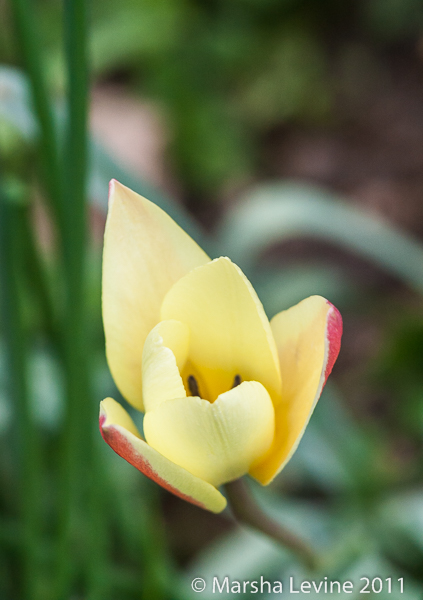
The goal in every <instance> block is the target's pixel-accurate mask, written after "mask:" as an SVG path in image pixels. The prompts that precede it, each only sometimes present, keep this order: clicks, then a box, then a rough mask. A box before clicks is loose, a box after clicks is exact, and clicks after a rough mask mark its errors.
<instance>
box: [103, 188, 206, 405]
mask: <svg viewBox="0 0 423 600" xmlns="http://www.w3.org/2000/svg"><path fill="white" fill-rule="evenodd" d="M209 260H210V259H209V257H208V256H207V255H206V254H205V253H204V252H203V251H202V250H201V248H200V247H199V246H198V245H197V244H196V243H195V242H194V241H193V240H192V239H191V238H190V237H189V236H188V235H187V234H186V233H185V232H184V231H183V230H182V229H181V228H180V227H179V226H178V225H177V224H176V223H175V222H174V221H173V220H172V219H171V218H170V217H169V216H168V215H167V214H166V213H165V212H163V211H162V210H161V209H160V208H159V207H158V206H156V205H155V204H153V203H151V202H149V201H148V200H146V199H145V198H143V197H141V196H139V195H138V194H136V193H135V192H132V191H131V190H130V189H128V188H127V187H125V186H123V185H121V184H120V183H118V182H117V181H112V182H111V185H110V197H109V213H108V217H107V224H106V232H105V238H104V258H103V320H104V329H105V334H106V353H107V359H108V362H109V367H110V370H111V372H112V375H113V378H114V380H115V382H116V385H117V386H118V388H119V390H120V391H121V393H122V394H123V396H124V397H125V398H126V399H127V400H128V402H130V403H131V404H133V405H134V406H135V407H136V408H138V409H140V410H142V387H141V358H142V349H143V346H144V341H145V338H146V337H147V334H148V333H149V331H150V330H151V329H152V328H153V327H154V326H155V325H156V324H157V323H158V321H159V320H160V319H159V312H160V305H161V303H162V300H163V298H164V296H165V294H166V293H167V292H168V290H169V289H170V288H171V287H172V285H173V284H174V283H175V282H176V281H178V280H179V279H180V278H181V277H183V276H184V275H186V274H187V273H188V272H189V271H191V269H193V268H194V267H198V266H199V265H203V264H205V263H207V262H208V261H209Z"/></svg>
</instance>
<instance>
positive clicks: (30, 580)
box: [0, 189, 41, 600]
mask: <svg viewBox="0 0 423 600" xmlns="http://www.w3.org/2000/svg"><path fill="white" fill-rule="evenodd" d="M0 194H1V197H0V281H1V300H2V303H1V304H2V305H1V313H2V327H3V333H4V338H5V341H6V358H7V362H8V368H7V373H8V376H9V393H10V396H11V398H12V402H13V406H14V407H15V411H16V413H15V431H16V439H17V450H18V453H19V463H18V464H19V498H20V511H21V523H22V530H21V531H22V542H23V547H22V552H23V556H22V558H23V569H22V597H23V598H25V599H26V600H34V599H36V598H37V583H38V581H39V571H40V568H39V564H38V559H37V555H38V548H39V545H40V537H41V532H40V510H39V508H40V507H39V502H40V490H39V486H40V482H41V464H40V447H39V440H38V435H37V430H36V428H35V425H34V422H33V418H32V415H31V406H30V398H29V389H28V380H27V364H26V353H27V349H26V341H25V333H24V326H23V322H22V312H21V309H20V302H19V278H20V275H22V269H23V264H22V263H23V261H22V256H21V248H22V245H21V242H22V238H21V235H22V214H21V213H22V210H23V209H22V207H18V206H16V205H12V204H9V203H8V202H7V199H5V197H4V196H3V194H2V191H1V189H0Z"/></svg>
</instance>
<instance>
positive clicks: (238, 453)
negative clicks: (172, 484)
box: [144, 381, 275, 486]
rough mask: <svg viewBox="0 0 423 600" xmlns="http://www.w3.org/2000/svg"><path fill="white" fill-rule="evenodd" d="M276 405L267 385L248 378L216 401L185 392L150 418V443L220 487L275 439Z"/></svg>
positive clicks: (257, 458) (241, 472)
mask: <svg viewBox="0 0 423 600" xmlns="http://www.w3.org/2000/svg"><path fill="white" fill-rule="evenodd" d="M274 418H275V414H274V408H273V404H272V401H271V399H270V396H269V394H268V392H267V391H266V389H265V388H264V387H263V386H262V385H261V383H258V382H256V381H245V382H243V383H241V384H240V385H238V386H237V387H235V388H233V389H232V390H229V391H228V392H226V393H224V394H222V395H220V396H219V397H218V398H217V400H216V402H214V403H213V404H211V403H210V402H208V401H207V400H202V399H201V398H199V397H193V396H190V397H185V398H178V399H174V400H168V401H166V402H162V403H161V404H159V405H158V406H157V407H156V408H155V409H154V410H153V411H149V412H147V414H146V415H145V417H144V434H145V438H146V440H147V442H148V444H149V445H150V446H152V447H153V448H154V449H155V450H157V451H158V452H160V454H162V455H163V456H165V457H166V458H168V459H169V460H171V461H172V462H174V463H175V464H177V465H179V466H181V467H183V468H184V469H186V470H187V471H189V472H190V473H192V474H193V475H195V476H196V477H199V478H200V479H203V480H204V481H207V482H209V483H211V484H212V485H214V486H219V485H221V484H222V483H225V482H227V481H232V480H233V479H237V478H238V477H241V476H242V475H244V474H245V473H246V472H247V471H248V470H249V468H250V467H251V466H252V465H254V464H256V463H257V462H259V461H260V460H261V459H262V458H263V456H264V455H265V454H266V452H267V450H268V449H269V447H270V445H271V444H272V440H273V435H274Z"/></svg>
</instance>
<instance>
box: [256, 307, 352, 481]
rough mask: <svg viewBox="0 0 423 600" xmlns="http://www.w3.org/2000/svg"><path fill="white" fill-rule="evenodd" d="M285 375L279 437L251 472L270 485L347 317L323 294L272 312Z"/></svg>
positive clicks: (299, 432) (303, 421) (297, 435)
mask: <svg viewBox="0 0 423 600" xmlns="http://www.w3.org/2000/svg"><path fill="white" fill-rule="evenodd" d="M271 327H272V331H273V335H274V337H275V340H276V345H277V348H278V353H279V359H280V365H281V373H282V379H283V384H284V386H283V399H282V402H281V404H280V405H279V406H278V407H277V408H276V411H275V439H274V443H273V445H272V448H271V449H270V451H269V453H268V455H267V456H266V458H265V460H264V461H263V462H262V463H261V464H259V465H257V466H255V467H254V468H252V469H251V470H250V474H251V475H252V476H253V477H254V478H255V479H257V480H258V481H259V482H260V483H261V484H263V485H267V484H268V483H270V482H271V481H272V479H273V478H274V477H275V476H276V475H277V474H278V473H279V472H280V471H281V470H282V469H283V467H284V466H285V465H286V463H287V462H288V461H289V460H290V458H291V456H292V455H293V454H294V452H295V450H296V449H297V446H298V444H299V443H300V440H301V438H302V436H303V433H304V430H305V428H306V426H307V423H308V421H309V419H310V417H311V415H312V413H313V410H314V407H315V406H316V403H317V401H318V399H319V397H320V394H321V393H322V389H323V386H324V385H325V383H326V380H327V378H328V376H329V374H330V372H331V370H332V367H333V365H334V363H335V360H336V358H337V356H338V353H339V349H340V345H341V335H342V318H341V315H340V314H339V312H338V310H337V309H336V308H335V307H334V306H333V305H332V304H330V302H328V301H327V300H325V298H322V297H321V296H311V297H310V298H307V299H306V300H303V301H302V302H300V303H299V304H297V305H296V306H293V307H292V308H290V309H289V310H286V311H283V312H281V313H279V314H277V315H276V316H275V317H273V319H272V321H271Z"/></svg>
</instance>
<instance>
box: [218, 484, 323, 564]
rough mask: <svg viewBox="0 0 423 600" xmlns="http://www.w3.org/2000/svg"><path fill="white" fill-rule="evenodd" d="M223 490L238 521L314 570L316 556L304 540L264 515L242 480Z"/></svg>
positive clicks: (228, 485) (226, 486)
mask: <svg viewBox="0 0 423 600" xmlns="http://www.w3.org/2000/svg"><path fill="white" fill-rule="evenodd" d="M225 489H226V496H227V499H228V501H229V506H230V507H231V509H232V512H233V514H234V517H235V518H236V519H237V520H238V521H240V522H241V523H245V524H246V525H248V526H250V527H252V528H253V529H256V530H257V531H261V532H262V533H264V534H265V535H267V536H269V537H270V538H272V539H273V540H275V541H276V542H278V543H279V544H281V545H282V546H284V547H285V548H287V549H288V550H290V551H291V552H293V553H294V554H295V555H296V556H297V557H298V558H299V559H300V560H301V562H303V563H304V564H305V565H306V566H307V567H308V568H309V569H311V570H315V569H316V567H317V556H316V555H315V553H314V552H313V550H312V549H311V548H310V547H309V546H308V544H306V542H304V540H302V539H300V538H299V537H297V536H296V535H295V534H294V533H292V532H291V531H289V530H287V529H285V528H284V527H282V525H280V524H279V523H277V522H276V521H274V520H273V519H271V518H270V517H269V516H268V515H266V514H265V513H264V512H263V511H262V510H261V508H260V507H259V506H258V504H256V502H255V501H254V499H253V498H252V496H251V494H250V493H249V491H248V488H247V486H246V485H245V483H244V481H242V479H237V480H236V481H232V482H231V483H227V484H226V485H225Z"/></svg>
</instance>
